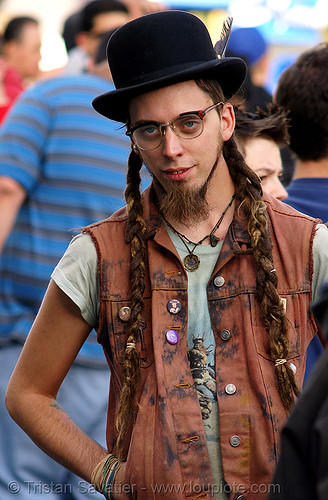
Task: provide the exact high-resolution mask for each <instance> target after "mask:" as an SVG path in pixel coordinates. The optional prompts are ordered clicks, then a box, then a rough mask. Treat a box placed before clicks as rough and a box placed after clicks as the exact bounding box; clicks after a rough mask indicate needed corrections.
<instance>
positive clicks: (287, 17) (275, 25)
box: [0, 0, 328, 93]
mask: <svg viewBox="0 0 328 500" xmlns="http://www.w3.org/2000/svg"><path fill="white" fill-rule="evenodd" d="M85 3H86V1H85V0H46V1H45V0H29V1H28V2H27V1H26V0H0V31H1V29H2V27H3V26H4V25H5V24H6V23H7V22H8V20H9V19H10V18H11V17H13V16H15V15H33V16H35V17H37V18H38V19H39V20H40V21H41V28H42V34H43V36H42V60H41V65H40V68H41V70H42V71H46V72H47V71H52V70H55V69H56V68H59V67H62V66H63V65H64V64H65V63H66V60H67V53H66V50H65V45H64V42H63V39H62V37H61V33H62V28H63V23H64V21H65V19H66V18H67V17H68V16H69V15H70V14H72V13H73V12H75V11H77V10H79V9H80V8H81V7H82V6H83V5H84V4H85ZM163 3H164V4H165V5H167V6H168V7H169V8H175V9H183V10H188V11H190V12H194V13H195V14H197V15H198V16H199V17H201V18H202V20H203V21H204V22H205V24H206V25H207V27H208V29H209V31H210V33H211V36H212V38H213V42H214V43H215V41H216V40H217V39H218V38H219V35H220V31H221V27H222V21H223V20H224V18H225V17H226V16H227V15H231V16H233V19H234V21H233V26H234V27H235V28H236V27H252V26H256V27H257V28H258V29H259V30H260V31H261V33H262V34H263V36H264V37H265V39H266V41H267V43H268V64H267V69H266V72H265V74H261V75H259V77H258V83H259V84H261V85H263V86H264V87H266V88H267V89H268V91H269V92H270V93H272V92H274V88H275V84H276V81H277V79H278V77H279V75H280V73H281V72H282V70H283V69H284V68H285V67H287V66H288V65H289V64H291V63H292V62H293V61H294V60H295V58H296V56H297V55H298V54H299V53H300V52H301V51H303V50H304V49H306V48H308V47H311V46H313V45H315V44H317V43H319V42H320V41H327V39H328V1H327V0H165V2H163ZM255 78H256V77H255Z"/></svg>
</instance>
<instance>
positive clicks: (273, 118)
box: [235, 105, 288, 200]
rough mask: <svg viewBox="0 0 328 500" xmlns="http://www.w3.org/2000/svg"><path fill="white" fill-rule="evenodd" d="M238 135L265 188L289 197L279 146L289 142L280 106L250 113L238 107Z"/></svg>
mask: <svg viewBox="0 0 328 500" xmlns="http://www.w3.org/2000/svg"><path fill="white" fill-rule="evenodd" d="M235 115H236V127H235V139H236V142H237V146H238V149H239V151H240V152H241V153H242V155H243V156H244V158H245V161H246V163H247V165H248V166H249V167H251V168H252V169H253V170H254V172H255V173H256V174H257V175H258V176H259V178H260V179H261V184H262V186H263V189H264V190H265V191H266V192H268V193H269V194H271V195H272V196H274V197H275V198H277V199H278V200H284V199H285V198H287V191H286V189H285V188H284V186H283V185H282V183H281V176H282V173H283V168H282V160H281V154H280V150H281V148H282V147H284V146H285V145H286V144H287V142H288V122H287V115H286V113H285V112H284V111H283V110H282V109H279V108H278V107H274V106H273V105H269V106H268V107H267V109H266V110H265V111H264V110H261V109H260V108H258V109H257V112H256V113H248V112H246V111H243V110H241V109H235Z"/></svg>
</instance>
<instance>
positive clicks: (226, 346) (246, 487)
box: [86, 189, 317, 500]
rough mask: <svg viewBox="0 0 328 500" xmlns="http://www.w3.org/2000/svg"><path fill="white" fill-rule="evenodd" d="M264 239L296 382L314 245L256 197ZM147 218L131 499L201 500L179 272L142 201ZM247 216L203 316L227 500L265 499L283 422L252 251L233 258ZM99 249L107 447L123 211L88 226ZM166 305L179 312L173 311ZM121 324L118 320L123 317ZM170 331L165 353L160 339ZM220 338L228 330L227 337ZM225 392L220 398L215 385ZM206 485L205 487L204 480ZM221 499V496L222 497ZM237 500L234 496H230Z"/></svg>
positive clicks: (123, 277) (303, 222)
mask: <svg viewBox="0 0 328 500" xmlns="http://www.w3.org/2000/svg"><path fill="white" fill-rule="evenodd" d="M264 199H265V201H266V204H267V211H268V215H269V221H270V233H271V238H272V243H273V261H274V266H275V269H276V272H277V275H278V292H279V295H280V296H281V297H282V298H284V299H286V311H287V317H288V320H289V325H290V328H289V337H290V338H289V340H290V353H289V358H288V361H289V362H291V363H293V364H294V365H295V367H296V370H297V372H296V378H297V380H298V383H299V385H300V386H301V385H302V379H303V375H304V369H305V353H306V349H307V346H308V344H309V342H310V340H311V339H312V337H313V335H314V333H315V324H314V322H313V319H312V317H311V316H310V313H309V312H308V306H309V303H310V301H311V282H312V272H313V258H312V243H313V237H314V233H315V226H316V222H317V221H314V220H313V219H311V218H310V217H307V216H305V215H302V214H300V213H298V212H296V211H295V210H293V209H292V208H290V207H289V206H287V205H285V204H284V203H281V202H279V201H277V200H276V199H274V198H272V197H269V196H267V195H265V198H264ZM143 204H144V216H145V219H146V221H147V230H148V232H147V249H148V268H147V275H146V290H145V309H144V313H143V318H144V321H145V323H146V327H145V329H144V331H143V334H142V335H141V336H140V338H139V339H138V342H137V349H138V351H139V353H140V359H141V382H140V385H139V388H138V391H137V400H138V404H139V410H138V415H137V418H136V422H135V425H134V427H133V429H131V433H130V435H129V436H128V437H127V440H126V456H127V467H126V483H127V485H129V486H126V488H130V493H131V497H132V498H138V499H142V500H146V499H154V498H156V499H157V498H163V495H164V493H165V492H166V495H164V497H165V498H168V499H170V500H178V499H179V500H181V499H183V498H190V499H198V498H210V494H209V491H208V488H210V487H211V485H212V484H213V479H212V474H211V470H210V464H209V457H208V450H207V443H206V438H205V432H204V425H203V421H202V416H201V411H200V405H199V401H198V396H197V393H196V389H195V386H194V384H193V378H192V375H191V371H190V367H189V363H188V357H187V338H186V337H187V317H188V314H187V312H188V295H187V275H186V272H185V270H184V268H183V265H182V263H181V261H180V259H179V256H178V254H177V251H176V249H175V247H174V245H173V243H172V241H171V239H170V238H169V236H168V234H167V232H166V230H165V228H164V227H163V225H162V224H161V220H160V218H159V215H158V213H157V210H156V208H155V206H154V204H153V202H152V199H151V190H150V189H148V190H147V191H146V192H145V194H144V196H143ZM247 223H248V221H247V218H246V217H243V216H242V217H240V216H239V212H238V210H236V211H235V214H234V219H233V222H232V224H231V226H230V229H229V231H228V234H227V236H226V238H225V240H224V243H223V247H222V250H221V252H220V255H219V258H218V261H217V263H216V266H215V269H214V271H213V274H212V277H211V279H210V281H209V283H208V287H207V294H208V304H209V311H210V317H211V321H212V327H213V331H214V335H215V336H216V381H217V395H218V404H219V415H220V441H221V454H222V463H223V473H224V478H225V481H226V482H227V483H228V484H229V485H230V486H231V487H232V489H233V490H234V493H231V496H230V498H245V499H246V498H247V499H253V498H254V499H255V498H256V499H257V498H264V497H265V495H266V493H268V491H269V488H272V487H274V486H270V482H271V477H272V474H273V471H274V467H275V464H276V461H277V456H278V453H279V433H280V430H281V427H282V425H283V423H284V422H285V420H286V416H287V415H286V411H285V410H284V408H283V405H282V403H281V400H280V397H279V395H278V392H277V389H276V380H275V369H274V362H273V361H272V359H271V357H270V355H269V352H268V340H267V331H266V328H265V327H264V325H263V322H262V320H261V317H260V305H259V303H258V300H257V298H256V294H255V269H254V264H253V257H252V255H235V251H236V250H240V249H246V248H247V247H248V246H249V245H250V241H249V235H248V232H247ZM86 231H87V232H88V233H90V235H91V237H92V238H93V240H94V242H95V245H96V248H97V253H98V269H99V279H100V304H101V305H100V327H99V332H98V336H99V342H100V343H101V344H102V345H103V347H104V351H105V354H106V357H107V360H108V364H109V367H110V370H111V389H110V396H109V408H108V428H107V442H108V448H109V450H112V449H113V446H114V443H115V439H116V437H117V434H116V430H115V424H114V420H115V412H116V408H117V403H118V398H119V393H120V390H121V387H122V383H123V371H122V359H123V354H124V349H125V344H126V333H125V328H126V322H125V321H122V320H121V319H120V311H121V310H122V308H123V307H126V306H129V303H130V302H129V301H130V282H129V267H130V264H129V262H130V254H129V245H127V244H126V242H125V231H126V212H125V209H122V210H120V211H119V212H117V213H116V214H114V215H113V216H112V217H110V218H109V219H107V220H106V221H102V222H100V223H97V224H94V225H92V226H90V227H88V228H87V229H86ZM171 299H178V300H179V301H180V302H181V304H182V309H181V311H180V313H179V314H175V315H172V314H170V312H169V311H168V308H167V305H168V302H169V301H170V300H171ZM121 316H122V314H121ZM170 328H173V329H175V330H177V331H178V332H179V342H178V343H177V344H175V345H171V344H169V343H168V342H167V340H166V336H165V334H166V331H167V330H168V329H170ZM227 332H228V333H227ZM228 384H234V386H235V387H236V391H235V392H234V394H228V393H227V392H226V391H225V387H226V386H227V385H228ZM214 483H215V480H214ZM225 491H227V490H226V489H225ZM237 491H239V493H237V494H236V492H237Z"/></svg>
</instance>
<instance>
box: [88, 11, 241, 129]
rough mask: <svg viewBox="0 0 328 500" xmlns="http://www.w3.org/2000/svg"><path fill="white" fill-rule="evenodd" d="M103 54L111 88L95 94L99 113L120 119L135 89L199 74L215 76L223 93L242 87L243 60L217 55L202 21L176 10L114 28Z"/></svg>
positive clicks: (147, 89)
mask: <svg viewBox="0 0 328 500" xmlns="http://www.w3.org/2000/svg"><path fill="white" fill-rule="evenodd" d="M107 57H108V63H109V67H110V70H111V73H112V78H113V81H114V84H115V87H116V90H112V91H111V92H106V93H105V94H102V95H100V96H98V97H96V98H95V99H94V100H93V102H92V104H93V107H94V108H95V110H96V111H98V113H100V114H102V115H104V116H106V117H107V118H111V119H112V120H116V121H119V122H123V123H124V122H125V121H126V120H127V118H128V108H129V101H130V99H132V98H133V97H136V96H137V95H140V94H143V93H145V92H150V91H152V90H155V89H159V88H162V87H166V86H168V85H172V84H174V83H178V82H183V81H187V80H195V79H198V78H211V79H214V80H217V81H218V82H219V83H220V85H221V87H222V90H223V93H224V96H225V97H226V99H229V98H230V97H232V96H233V95H234V94H235V93H236V92H237V91H238V90H239V88H240V87H241V85H242V84H243V82H244V79H245V76H246V71H247V70H246V64H245V63H244V61H243V60H242V59H239V58H236V57H226V58H225V57H223V58H218V56H217V54H216V52H215V50H214V48H213V45H212V41H211V38H210V35H209V32H208V31H207V28H206V26H205V24H204V23H203V22H202V21H201V20H200V19H199V18H198V17H197V16H195V15H193V14H190V13H188V12H183V11H179V10H169V11H161V12H155V13H153V14H147V15H145V16H142V17H139V18H137V19H134V20H133V21H130V22H129V23H127V24H125V25H124V26H122V27H121V28H119V29H118V30H116V31H115V33H114V34H113V35H112V37H111V38H110V40H109V43H108V47H107Z"/></svg>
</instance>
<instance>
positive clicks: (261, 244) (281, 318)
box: [116, 80, 299, 458]
mask: <svg viewBox="0 0 328 500" xmlns="http://www.w3.org/2000/svg"><path fill="white" fill-rule="evenodd" d="M196 83H197V85H198V86H199V87H200V88H201V89H202V90H204V91H205V92H207V93H208V94H209V95H210V96H211V97H212V99H213V102H218V101H221V100H224V96H223V93H222V90H221V87H220V85H219V84H218V83H217V82H216V81H214V80H213V81H212V80H197V81H196ZM218 113H220V111H219V110H218ZM223 156H224V159H225V161H226V163H227V165H228V168H229V173H230V176H231V178H232V180H233V182H234V184H235V189H236V200H239V201H240V203H241V204H243V206H244V209H245V210H246V212H247V213H249V223H248V232H249V234H250V238H251V249H250V250H246V251H240V252H239V254H245V253H251V254H253V258H254V265H255V269H256V294H257V298H258V300H259V303H260V305H261V315H262V320H263V322H264V324H265V326H266V328H267V331H268V340H269V349H270V353H271V357H272V360H273V361H274V362H275V372H276V379H277V389H278V392H279V395H280V398H281V401H282V403H283V405H284V407H285V408H286V410H290V409H291V407H292V405H293V403H294V394H295V395H296V396H297V395H298V394H299V388H298V386H297V383H296V381H295V377H294V373H293V371H292V369H291V367H290V366H289V364H288V363H285V362H284V363H279V361H284V360H285V358H286V357H287V356H288V350H289V340H288V322H287V318H286V315H285V310H284V307H283V304H282V301H281V299H280V297H279V294H278V291H277V276H276V273H275V272H273V271H274V266H273V259H272V245H271V237H270V232H269V225H268V215H267V211H266V205H265V203H264V202H263V201H262V188H261V182H260V179H259V178H258V176H257V175H256V174H255V173H254V172H253V170H252V169H250V168H249V167H248V166H247V165H246V163H245V161H244V159H243V156H242V155H241V153H240V152H239V151H238V149H237V145H236V142H235V140H234V138H233V137H231V138H230V139H229V140H228V141H226V142H225V143H224V146H223ZM141 168H142V159H141V157H140V156H139V155H138V154H137V153H136V152H135V151H134V150H133V149H132V150H131V153H130V156H129V162H128V173H127V187H126V190H125V199H126V204H127V212H128V231H127V242H128V243H130V253H131V268H130V280H131V304H130V308H131V316H130V320H129V322H128V324H127V333H128V338H127V345H126V349H125V353H124V365H123V368H124V374H125V380H124V385H123V388H122V392H121V396H120V401H119V407H118V412H117V417H116V426H117V428H118V439H117V443H116V454H117V455H118V458H123V456H122V455H123V443H124V437H125V435H126V433H127V430H128V428H129V425H130V424H132V425H133V423H134V419H135V415H136V411H137V408H136V402H135V394H136V389H137V386H138V382H139V379H140V359H139V355H138V352H137V350H136V346H135V344H136V340H137V338H138V334H139V330H140V328H141V327H142V325H141V322H142V319H141V315H142V311H143V309H144V299H143V293H144V290H145V269H146V262H147V250H146V242H145V231H146V224H145V220H144V218H143V212H142V205H141V195H140V182H141V177H140V170H141Z"/></svg>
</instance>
